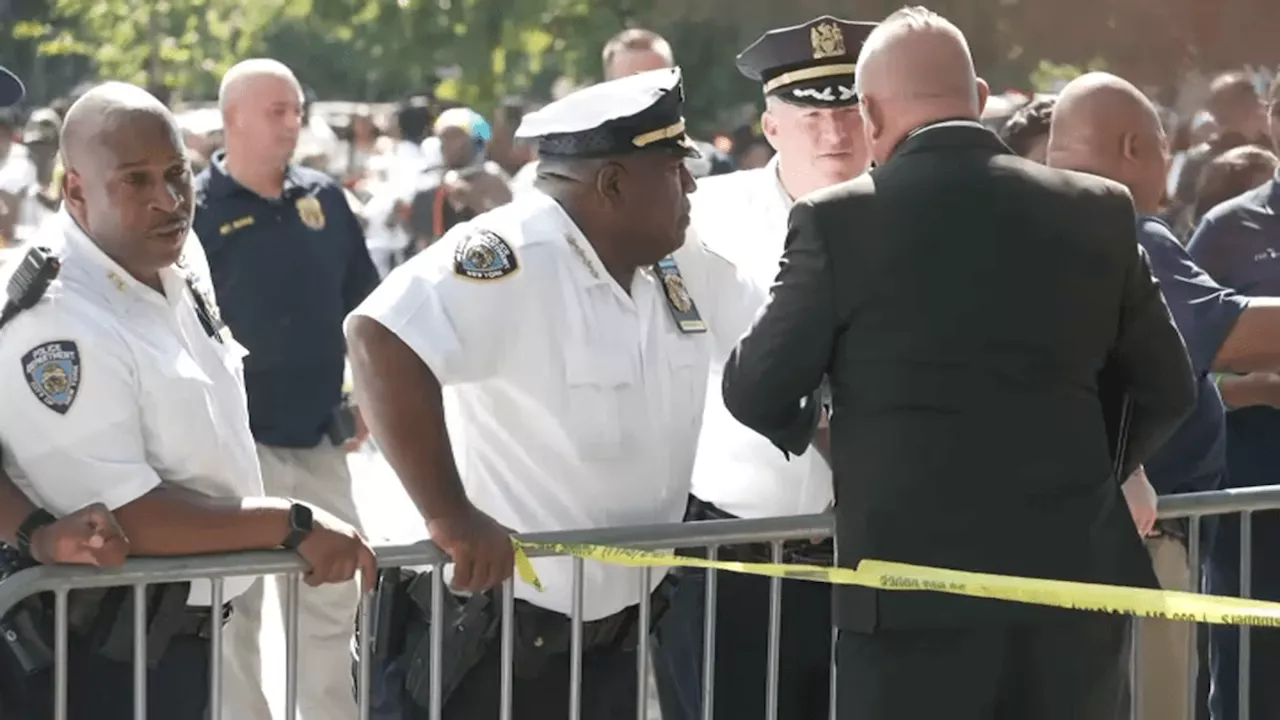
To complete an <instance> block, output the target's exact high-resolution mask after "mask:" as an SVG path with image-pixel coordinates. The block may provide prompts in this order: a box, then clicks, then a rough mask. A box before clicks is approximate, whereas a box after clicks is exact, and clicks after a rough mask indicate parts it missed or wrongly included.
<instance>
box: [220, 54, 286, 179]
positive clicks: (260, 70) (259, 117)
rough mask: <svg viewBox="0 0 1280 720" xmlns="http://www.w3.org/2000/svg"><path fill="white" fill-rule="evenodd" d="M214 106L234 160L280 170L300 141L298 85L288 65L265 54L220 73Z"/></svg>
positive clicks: (237, 163)
mask: <svg viewBox="0 0 1280 720" xmlns="http://www.w3.org/2000/svg"><path fill="white" fill-rule="evenodd" d="M218 107H219V108H220V109H221V110H222V125H223V134H224V138H225V141H226V150H227V156H228V157H229V158H232V162H233V164H235V165H237V166H238V167H240V168H241V169H242V170H244V169H247V168H248V167H250V166H253V167H256V168H261V169H264V170H268V171H270V172H273V173H274V172H281V171H283V169H284V167H285V165H287V164H288V163H289V161H290V159H291V158H292V157H293V153H294V150H295V149H296V148H297V146H298V135H299V133H300V131H301V128H302V113H303V97H302V86H301V85H300V84H299V83H298V78H297V77H295V76H294V74H293V71H292V70H290V69H289V66H287V65H285V64H284V63H282V62H279V61H278V60H271V59H269V58H255V59H252V60H245V61H243V62H240V63H237V64H236V65H235V66H233V67H232V68H231V69H230V70H228V71H227V74H226V75H223V76H222V85H221V87H220V88H219V90H218Z"/></svg>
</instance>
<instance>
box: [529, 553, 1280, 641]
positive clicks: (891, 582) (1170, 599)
mask: <svg viewBox="0 0 1280 720" xmlns="http://www.w3.org/2000/svg"><path fill="white" fill-rule="evenodd" d="M512 542H514V543H515V549H516V572H517V574H518V575H519V576H520V579H521V580H522V581H524V582H525V583H527V584H529V585H532V586H533V587H534V588H536V589H537V590H538V591H542V589H543V588H542V583H541V582H540V581H539V580H538V575H537V573H536V572H534V570H533V564H532V563H530V562H529V556H528V555H527V554H526V552H525V551H526V550H537V551H543V552H550V553H554V554H557V555H571V556H573V557H579V558H583V559H587V560H597V561H600V562H606V563H610V564H613V565H624V566H628V567H675V566H680V567H697V568H709V569H714V570H727V571H729V572H736V573H747V574H749V575H764V576H767V577H780V578H788V579H793V580H809V581H812V582H824V583H831V584H836V585H861V586H862V587H869V588H875V589H877V590H908V591H910V590H917V591H918V590H926V591H932V592H943V593H950V594H952V595H967V596H969V597H976V598H988V599H992V600H1007V601H1012V602H1021V603H1031V604H1035V605H1047V606H1049V607H1058V608H1067V609H1071V610H1090V611H1094V612H1105V613H1111V614H1115V615H1132V616H1134V617H1150V618H1163V619H1167V620H1184V621H1190V622H1201V623H1214V624H1217V625H1256V626H1260V627H1280V603H1276V602H1267V601H1263V600H1248V599H1245V598H1233V597H1222V596H1219V595H1200V594H1197V593H1190V592H1178V591H1174V590H1151V589H1147V588H1134V587H1123V586H1119V585H1097V584H1093V583H1081V582H1068V581H1065V580H1043V579H1037V578H1024V577H1011V576H1008V575H990V574H987V573H974V572H963V571H960V570H944V569H942V568H933V567H922V566H918V565H906V564H903V563H895V562H884V561H881V560H863V561H862V562H860V563H858V567H857V569H850V568H843V567H822V566H818V565H779V564H775V563H742V562H726V561H723V560H707V559H704V558H694V557H684V556H681V555H675V554H674V553H671V552H657V551H652V550H633V549H629V548H619V547H610V546H606V545H586V544H563V543H527V542H524V541H521V540H515V539H514V538H513V540H512Z"/></svg>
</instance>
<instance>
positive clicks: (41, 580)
mask: <svg viewBox="0 0 1280 720" xmlns="http://www.w3.org/2000/svg"><path fill="white" fill-rule="evenodd" d="M1276 509H1280V486H1274V487H1265V488H1249V489H1240V490H1224V491H1218V492H1207V493H1195V494H1188V495H1181V496H1174V497H1167V498H1162V499H1161V505H1160V517H1161V518H1162V519H1172V518H1189V519H1191V520H1192V522H1191V523H1190V526H1191V530H1190V537H1189V542H1188V555H1189V559H1190V563H1191V572H1192V577H1193V585H1192V586H1193V588H1198V586H1199V577H1200V573H1199V566H1200V548H1201V528H1200V524H1201V523H1200V518H1203V517H1206V516H1213V515H1225V514H1232V513H1240V514H1241V523H1240V535H1241V552H1240V572H1241V596H1243V597H1249V595H1250V583H1249V579H1250V572H1251V570H1252V548H1251V543H1250V542H1249V538H1250V536H1251V533H1252V524H1251V518H1252V513H1254V512H1258V511H1263V510H1276ZM833 528H834V519H833V517H832V516H831V515H829V514H824V515H806V516H796V517H787V518H765V519H758V520H717V521H706V522H698V523H675V524H666V525H650V526H634V527H619V528H605V529H598V530H584V531H568V532H554V533H539V534H530V535H527V536H523V537H525V539H527V540H529V541H531V542H537V543H548V544H550V543H564V544H579V543H587V544H596V545H612V546H619V547H629V548H637V549H650V550H664V549H671V548H706V550H707V557H709V558H711V559H715V557H716V551H717V549H718V548H720V547H725V546H730V545H739V544H747V543H769V544H771V547H772V548H773V559H774V562H779V563H780V562H782V561H783V542H784V541H787V540H797V539H815V538H825V537H829V536H830V535H831V534H832V530H833ZM378 561H379V564H380V566H382V567H413V566H430V567H431V568H432V572H431V583H432V585H431V595H432V600H433V602H432V618H431V623H430V624H431V640H430V659H431V677H430V683H431V688H432V700H431V703H430V705H431V707H430V708H428V716H429V718H430V719H431V720H440V718H441V713H442V710H443V708H442V707H441V700H440V693H439V692H438V691H437V690H438V688H439V687H440V686H441V660H442V654H443V653H442V651H443V642H442V639H443V636H442V627H441V626H442V613H443V607H444V603H443V599H444V593H445V592H446V588H445V585H444V581H443V578H442V575H443V573H442V570H443V569H444V567H445V565H447V564H448V558H447V557H446V556H445V554H444V553H443V552H442V551H441V550H440V549H439V548H437V547H436V546H435V545H433V544H431V543H429V542H423V543H417V544H413V545H396V546H384V547H380V548H378ZM584 562H585V561H584V560H582V559H581V558H574V559H573V583H574V590H573V601H572V612H571V617H570V621H571V635H570V712H569V720H581V711H582V708H581V682H582V669H583V668H582V648H583V574H584V573H583V569H584ZM304 569H305V568H304V566H303V564H302V562H301V560H300V559H299V558H297V557H296V556H295V555H294V554H292V553H289V552H286V551H273V552H252V553H235V554H227V555H208V556H196V557H183V558H162V559H161V558H143V559H133V560H130V561H129V562H128V563H127V564H126V566H125V567H124V568H121V569H119V570H95V569H90V568H80V567H65V566H64V567H53V566H48V567H38V568H33V569H30V570H25V571H23V572H21V573H18V574H16V575H14V576H12V577H10V578H8V579H6V580H4V581H3V582H0V615H3V614H4V613H6V612H8V611H9V610H10V609H11V608H13V607H14V606H15V605H16V604H17V603H18V602H20V601H21V600H23V599H24V598H27V597H30V596H32V595H35V594H39V593H53V594H54V596H55V612H54V625H55V627H54V630H55V632H54V635H55V652H56V658H55V663H54V678H55V679H54V688H55V693H56V698H55V709H54V718H55V720H66V717H67V642H68V623H67V593H68V592H69V591H70V590H77V589H84V588H104V587H133V588H134V593H133V597H134V603H133V612H134V638H133V641H134V675H133V691H134V698H135V704H134V708H135V710H134V716H135V718H137V719H138V720H145V719H146V717H147V708H146V687H147V665H146V663H145V662H140V660H142V659H143V658H145V657H146V633H145V628H146V622H145V619H146V614H147V607H146V594H145V588H146V587H147V586H148V585H151V584H155V583H169V582H187V581H191V580H200V579H208V580H211V582H212V588H213V591H212V603H211V605H212V607H214V608H217V607H220V606H221V605H222V604H223V597H224V591H223V579H224V578H227V577H243V576H255V575H257V576H264V575H283V576H284V577H285V582H284V584H283V590H284V593H285V612H284V617H283V621H284V630H285V659H286V663H287V667H286V673H285V713H286V718H289V719H290V720H292V719H293V718H295V717H296V714H297V704H298V677H297V673H298V637H297V636H298V610H299V604H298V598H299V592H300V580H301V574H302V572H303V570H304ZM652 572H653V570H652V569H650V568H643V569H640V570H638V571H637V575H638V576H639V582H640V593H639V597H640V607H639V613H638V618H639V628H638V629H639V637H640V638H642V639H644V638H647V637H648V636H649V630H650V628H649V592H648V588H651V587H652V586H653V585H652V583H651V582H650V580H651V577H652ZM717 572H718V571H716V570H710V569H709V570H707V571H706V587H705V601H706V602H705V611H704V628H703V637H702V643H703V649H704V657H703V688H702V700H703V703H702V705H703V707H702V717H703V718H704V720H710V718H712V717H713V715H714V694H715V693H714V690H715V685H714V678H715V652H714V648H715V642H716V632H715V626H716V599H717V583H716V574H717ZM514 582H518V580H508V581H507V583H506V587H505V590H506V591H505V592H503V593H502V620H501V637H500V651H501V666H500V667H501V689H502V697H501V702H500V717H501V719H502V720H511V718H512V707H511V703H512V688H513V681H514V678H513V664H512V663H513V658H514V635H513V632H512V626H513V623H512V618H513V616H514V615H513V613H514V602H515V600H514V593H513V589H514V585H513V583H514ZM371 600H372V596H371V595H369V594H365V595H363V596H362V598H361V602H360V611H359V619H358V622H359V625H360V627H361V628H368V627H369V622H370V619H371V616H372V602H371ZM781 610H782V579H781V578H770V602H769V628H768V658H767V664H768V674H767V686H766V697H767V702H768V707H767V712H766V717H768V718H769V720H776V719H777V707H778V668H779V663H780V652H779V646H780V638H781V627H782V616H781V615H782V613H781ZM832 632H833V639H834V633H835V631H834V629H833V631H832ZM370 636H371V633H370V632H360V633H358V637H359V644H358V652H359V667H360V673H359V678H358V682H357V700H358V706H359V717H360V720H368V718H369V712H370V662H369V657H370V650H371V648H370ZM210 639H211V654H212V660H213V661H212V662H211V663H210V671H209V683H210V717H212V718H215V719H217V718H220V717H221V715H222V671H221V669H222V663H221V662H220V659H221V655H222V647H223V627H222V625H221V624H220V623H217V622H215V623H213V625H212V628H211V638H210ZM833 647H834V643H833ZM1189 652H1191V653H1192V654H1193V655H1194V654H1195V653H1196V648H1195V647H1194V643H1193V646H1192V647H1191V648H1189ZM649 666H650V662H649V652H648V645H647V643H645V642H643V641H642V642H640V643H639V644H638V649H637V662H636V673H637V677H638V678H639V682H638V688H639V693H638V698H637V707H636V718H637V720H649V717H650V708H649V698H648V694H647V693H646V691H645V689H646V688H647V687H648V683H649V670H650V668H649ZM831 671H832V674H833V678H834V672H835V661H834V651H833V657H832V663H831ZM1239 671H1240V687H1239V694H1240V698H1241V704H1240V714H1239V717H1240V718H1241V720H1248V703H1247V697H1248V692H1249V628H1248V627H1241V628H1240V669H1239ZM1189 681H1190V685H1191V690H1190V692H1191V693H1194V692H1195V678H1194V677H1193V678H1190V679H1189ZM1135 687H1136V686H1135ZM836 693H837V687H836V683H835V682H832V683H831V691H830V707H831V716H832V717H833V718H834V716H835V707H836ZM1191 700H1192V705H1193V706H1194V700H1195V697H1194V695H1192V697H1191ZM1134 702H1135V709H1137V708H1139V707H1140V703H1141V698H1140V697H1136V692H1135V699H1134Z"/></svg>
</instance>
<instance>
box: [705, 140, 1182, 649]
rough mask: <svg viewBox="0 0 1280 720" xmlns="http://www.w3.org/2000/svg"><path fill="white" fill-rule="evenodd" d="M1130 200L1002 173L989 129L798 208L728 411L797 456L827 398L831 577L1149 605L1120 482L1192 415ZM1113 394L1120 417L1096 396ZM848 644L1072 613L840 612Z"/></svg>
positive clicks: (990, 609) (943, 599)
mask: <svg viewBox="0 0 1280 720" xmlns="http://www.w3.org/2000/svg"><path fill="white" fill-rule="evenodd" d="M1136 228H1137V223H1136V217H1135V213H1134V208H1133V204H1132V201H1131V199H1130V197H1129V195H1128V192H1127V191H1126V190H1125V189H1124V188H1122V187H1121V186H1119V185H1117V184H1115V183H1112V182H1110V181H1107V180H1102V179H1099V178H1094V177H1091V176H1086V175H1082V174H1077V173H1070V172H1066V171H1059V170H1051V169H1049V168H1046V167H1043V166H1040V165H1038V164H1035V163H1033V162H1030V161H1027V160H1024V159H1022V158H1019V157H1017V156H1015V155H1013V154H1012V153H1011V152H1010V151H1009V150H1008V149H1007V148H1006V147H1005V146H1004V145H1003V144H1002V143H1001V142H1000V141H999V139H998V138H996V136H995V135H994V134H992V133H991V132H990V131H989V130H986V129H985V128H983V127H981V126H979V125H977V124H976V123H970V122H964V121H956V122H948V123H941V124H937V125H934V126H930V127H927V128H925V129H923V130H921V131H918V132H916V133H915V134H913V135H911V136H910V137H908V138H907V139H906V140H905V141H903V142H902V144H901V145H900V146H899V147H898V148H897V150H896V151H895V152H894V154H893V156H892V157H891V158H890V159H889V161H888V162H887V163H885V164H884V165H883V166H881V167H878V168H876V169H875V170H873V171H872V172H871V173H869V174H867V175H864V176H862V177H859V178H857V179H855V180H852V181H850V182H847V183H843V184H841V185H837V186H835V187H832V188H829V189H827V190H823V191H821V192H818V193H815V194H814V195H811V196H809V197H807V198H804V199H802V200H801V201H800V202H798V203H797V204H796V206H795V208H794V209H793V210H792V213H791V220H790V229H789V232H788V236H787V245H786V251H785V253H784V254H783V259H782V265H781V270H780V272H779V275H778V279H777V281H776V282H775V284H774V287H773V289H772V292H771V298H770V301H769V304H768V305H767V306H766V308H765V310H764V311H763V313H762V315H761V316H760V317H759V318H758V320H757V322H756V324H755V326H754V327H753V328H752V330H751V332H750V333H748V334H747V336H746V337H744V338H743V340H742V341H741V344H740V345H739V346H738V348H737V350H736V351H735V352H734V353H733V355H732V356H731V357H730V360H729V363H728V366H727V367H726V369H725V374H724V399H725V403H726V406H727V407H728V409H729V411H730V412H731V413H733V415H734V416H735V417H736V418H738V420H739V421H741V422H742V423H743V424H745V425H747V426H748V427H751V428H754V429H755V430H756V431H758V432H760V433H761V434H763V435H765V436H766V437H769V438H770V439H771V440H773V441H774V443H775V444H776V445H778V446H779V447H780V448H782V449H783V450H784V451H787V452H793V453H794V452H799V451H800V450H802V449H803V448H804V447H805V445H806V444H807V443H808V441H809V439H810V435H809V434H810V432H811V430H810V427H811V423H812V417H811V416H810V415H809V413H808V411H807V408H808V407H810V406H811V404H810V403H807V402H804V403H802V401H801V399H802V398H806V397H808V396H809V395H810V394H811V393H812V392H813V390H814V389H815V388H816V387H818V385H819V383H820V382H821V381H822V378H823V375H824V374H826V375H828V376H829V379H830V383H831V393H832V405H833V408H832V409H833V413H832V418H831V444H832V454H833V464H834V468H833V469H834V472H835V478H836V494H837V497H838V501H837V510H836V511H837V540H838V544H839V545H838V546H839V550H840V561H841V564H842V565H848V566H851V567H852V566H856V565H857V563H858V561H859V560H861V559H863V558H873V559H879V560H892V561H899V562H907V563H915V564H920V565H930V566H937V567H944V568H956V569H963V570H973V571H979V572H994V573H1002V574H1009V575H1020V576H1027V577H1046V578H1057V579H1064V580H1077V581H1085V582H1102V583H1114V584H1125V585H1138V586H1149V587H1156V581H1155V577H1154V574H1153V573H1152V570H1151V564H1150V560H1149V558H1148V556H1147V554H1146V552H1145V550H1144V548H1143V546H1142V543H1141V541H1140V540H1139V538H1138V536H1137V533H1136V532H1134V526H1133V522H1132V520H1131V519H1130V517H1129V514H1128V508H1127V506H1126V505H1125V502H1124V499H1123V496H1122V495H1121V493H1120V487H1119V483H1118V482H1117V481H1116V478H1115V471H1114V469H1113V467H1112V457H1111V453H1112V450H1111V448H1110V443H1109V438H1108V430H1107V425H1108V420H1107V415H1108V414H1110V415H1111V416H1112V423H1113V424H1114V418H1116V417H1118V409H1119V406H1120V402H1121V398H1122V397H1123V396H1124V395H1126V394H1127V396H1128V397H1129V398H1130V399H1131V400H1132V402H1133V408H1132V415H1131V417H1132V423H1131V432H1130V433H1129V436H1128V453H1127V454H1126V457H1127V460H1126V462H1125V468H1124V472H1125V473H1126V475H1127V473H1128V471H1129V470H1131V469H1133V467H1134V466H1136V465H1137V464H1138V463H1140V462H1141V461H1142V460H1143V459H1145V458H1146V457H1148V456H1150V454H1151V453H1152V452H1153V451H1154V450H1155V449H1156V448H1158V447H1159V446H1160V444H1161V443H1162V442H1163V441H1164V440H1165V439H1166V438H1167V437H1168V436H1169V435H1170V434H1171V433H1172V432H1173V430H1174V428H1176V427H1177V425H1178V423H1179V422H1180V421H1181V419H1182V418H1183V417H1184V416H1185V415H1186V414H1187V413H1188V412H1189V411H1190V410H1191V408H1192V405H1193V403H1194V402H1195V386H1194V384H1193V379H1192V373H1191V366H1190V363H1189V361H1188V359H1187V352H1186V348H1185V347H1184V346H1183V343H1182V338H1181V336H1180V335H1179V334H1178V331H1177V329H1176V328H1175V326H1174V324H1173V320H1172V319H1171V318H1170V315H1169V310H1168V308H1167V307H1166V306H1165V304H1164V300H1163V298H1162V297H1161V294H1160V291H1159V288H1158V286H1157V285H1156V282H1155V280H1154V279H1153V278H1152V276H1151V271H1150V268H1149V266H1148V264H1147V260H1146V256H1145V254H1143V253H1142V251H1141V249H1140V248H1139V246H1138V241H1137V234H1136ZM1100 379H1110V382H1111V384H1112V385H1113V386H1114V387H1113V389H1112V390H1110V391H1109V392H1110V393H1111V395H1110V396H1105V397H1104V395H1103V392H1104V391H1102V390H1100V388H1099V385H1100ZM837 611H838V614H837V622H838V624H839V625H840V626H841V627H842V628H845V629H848V630H854V631H869V630H871V629H874V628H875V627H877V626H879V627H921V626H931V625H953V626H954V625H968V624H978V623H984V622H1002V623H1003V622H1036V621H1041V620H1046V619H1052V618H1054V617H1056V616H1058V614H1060V612H1061V611H1049V610H1046V609H1044V608H1038V607H1035V606H1029V605H1020V604H1016V603H998V602H994V601H984V600H973V599H965V598H958V597H956V596H946V595H938V594H934V593H923V592H875V591H870V590H866V589H862V588H847V589H846V588H841V589H840V590H839V591H838V594H837Z"/></svg>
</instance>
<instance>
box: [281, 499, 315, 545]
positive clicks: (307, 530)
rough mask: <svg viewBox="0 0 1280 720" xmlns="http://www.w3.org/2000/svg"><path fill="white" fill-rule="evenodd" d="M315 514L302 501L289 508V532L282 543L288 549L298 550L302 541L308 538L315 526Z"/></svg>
mask: <svg viewBox="0 0 1280 720" xmlns="http://www.w3.org/2000/svg"><path fill="white" fill-rule="evenodd" d="M313 523H314V515H313V514H312V512H311V508H310V507H307V506H306V505H303V504H302V503H294V504H293V505H292V506H291V507H290V508H289V534H288V535H286V536H285V538H284V542H283V543H280V544H281V545H282V546H283V547H284V548H285V549H287V550H297V549H298V546H300V545H302V541H303V540H306V539H307V536H308V535H310V534H311V530H312V528H313V527H314V525H313Z"/></svg>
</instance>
